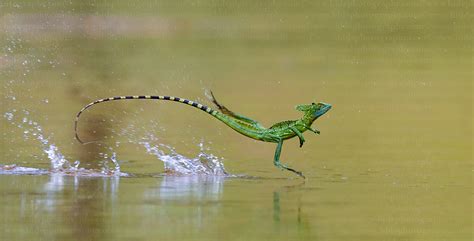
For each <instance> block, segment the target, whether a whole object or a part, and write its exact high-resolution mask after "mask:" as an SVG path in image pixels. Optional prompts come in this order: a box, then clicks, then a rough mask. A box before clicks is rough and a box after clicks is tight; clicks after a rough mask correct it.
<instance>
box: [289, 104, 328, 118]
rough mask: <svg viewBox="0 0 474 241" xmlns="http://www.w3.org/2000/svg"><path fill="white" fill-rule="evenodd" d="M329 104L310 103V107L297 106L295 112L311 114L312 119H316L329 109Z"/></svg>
mask: <svg viewBox="0 0 474 241" xmlns="http://www.w3.org/2000/svg"><path fill="white" fill-rule="evenodd" d="M331 107H332V106H331V105H330V104H326V103H324V102H319V103H311V104H310V105H297V106H296V110H299V111H303V112H305V113H309V114H311V115H312V116H313V117H314V118H318V117H320V116H322V115H324V113H326V112H328V111H329V110H330V109H331Z"/></svg>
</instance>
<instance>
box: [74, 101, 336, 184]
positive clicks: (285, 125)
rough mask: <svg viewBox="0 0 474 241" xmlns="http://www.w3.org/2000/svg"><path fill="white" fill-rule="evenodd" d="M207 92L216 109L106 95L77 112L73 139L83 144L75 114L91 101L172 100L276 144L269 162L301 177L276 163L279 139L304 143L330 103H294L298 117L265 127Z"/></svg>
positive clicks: (279, 151) (194, 104)
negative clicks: (174, 102)
mask: <svg viewBox="0 0 474 241" xmlns="http://www.w3.org/2000/svg"><path fill="white" fill-rule="evenodd" d="M211 95H212V98H211V101H212V102H213V103H214V104H215V105H216V106H217V108H218V110H219V111H217V110H213V109H211V108H210V107H208V106H205V105H202V104H199V103H197V102H194V101H191V100H187V99H183V98H179V97H173V96H154V95H138V96H137V95H136V96H117V97H110V98H105V99H100V100H96V101H94V102H92V103H90V104H88V105H86V106H85V107H84V108H82V109H81V110H80V111H79V112H78V113H77V115H76V120H75V122H74V131H75V134H76V139H77V140H78V141H79V142H80V143H82V144H86V143H85V142H83V141H82V140H81V139H80V138H79V135H78V132H77V127H78V121H79V116H80V115H81V114H82V112H84V111H85V110H86V109H88V108H89V107H91V106H93V105H95V104H98V103H102V102H107V101H113V100H131V99H152V100H168V101H176V102H180V103H184V104H187V105H190V106H193V107H195V108H198V109H200V110H202V111H204V112H207V113H208V114H210V115H212V116H214V117H215V118H217V119H218V120H220V121H222V122H224V124H226V125H227V126H229V127H230V128H232V129H234V130H235V131H237V132H238V133H240V134H242V135H245V136H247V137H250V138H252V139H255V140H260V141H265V142H273V143H277V148H276V150H275V156H274V159H273V164H274V165H275V166H276V167H278V168H280V169H284V170H288V171H291V172H294V173H296V174H298V175H299V176H301V177H303V178H304V175H303V174H302V173H301V172H300V171H297V170H295V169H293V168H290V167H288V166H286V165H284V164H282V163H281V162H280V153H281V149H282V146H283V141H284V140H287V139H290V138H293V137H295V136H298V138H299V140H300V147H302V146H303V144H304V142H305V139H304V137H303V132H305V131H307V130H309V131H311V132H314V133H316V134H319V133H320V132H319V131H318V130H316V129H313V128H311V125H312V124H313V122H314V121H315V120H316V119H318V118H319V117H320V116H322V115H324V114H325V113H326V112H327V111H328V110H329V109H331V105H330V104H326V103H323V102H319V103H311V104H309V105H297V106H296V110H299V111H302V112H303V113H304V114H303V117H302V118H301V119H298V120H289V121H282V122H279V123H276V124H274V125H272V126H271V127H270V128H265V127H263V126H262V125H261V124H260V123H258V122H257V121H255V120H252V119H250V118H248V117H245V116H242V115H239V114H237V113H235V112H232V111H231V110H229V109H227V108H226V107H225V106H223V105H221V104H220V103H219V102H217V100H216V98H215V97H214V94H212V92H211Z"/></svg>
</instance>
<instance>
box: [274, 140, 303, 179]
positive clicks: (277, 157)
mask: <svg viewBox="0 0 474 241" xmlns="http://www.w3.org/2000/svg"><path fill="white" fill-rule="evenodd" d="M282 147H283V140H279V141H278V145H277V148H276V150H275V157H274V159H273V164H274V165H275V166H276V167H278V168H281V169H284V170H288V171H290V172H293V173H295V174H296V175H298V176H300V177H302V178H306V177H305V176H304V175H303V173H302V172H300V171H297V170H295V169H293V168H290V167H287V166H286V165H284V164H282V163H281V162H280V154H281V149H282Z"/></svg>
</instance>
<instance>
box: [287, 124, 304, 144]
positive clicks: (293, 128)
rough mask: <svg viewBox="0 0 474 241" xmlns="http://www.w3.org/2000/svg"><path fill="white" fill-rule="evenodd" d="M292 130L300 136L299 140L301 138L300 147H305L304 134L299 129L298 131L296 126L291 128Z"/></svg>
mask: <svg viewBox="0 0 474 241" xmlns="http://www.w3.org/2000/svg"><path fill="white" fill-rule="evenodd" d="M290 129H291V130H292V131H293V132H294V133H295V134H296V135H297V136H298V138H300V147H303V144H304V142H305V139H304V137H303V134H302V133H301V132H300V131H299V130H298V129H296V128H295V127H294V126H290Z"/></svg>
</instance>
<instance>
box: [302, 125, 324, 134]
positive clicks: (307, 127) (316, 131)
mask: <svg viewBox="0 0 474 241" xmlns="http://www.w3.org/2000/svg"><path fill="white" fill-rule="evenodd" d="M304 127H305V128H306V129H308V130H310V131H312V132H314V133H316V134H318V135H319V134H321V132H320V131H318V130H316V129H313V128H311V126H306V125H305V126H304Z"/></svg>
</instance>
